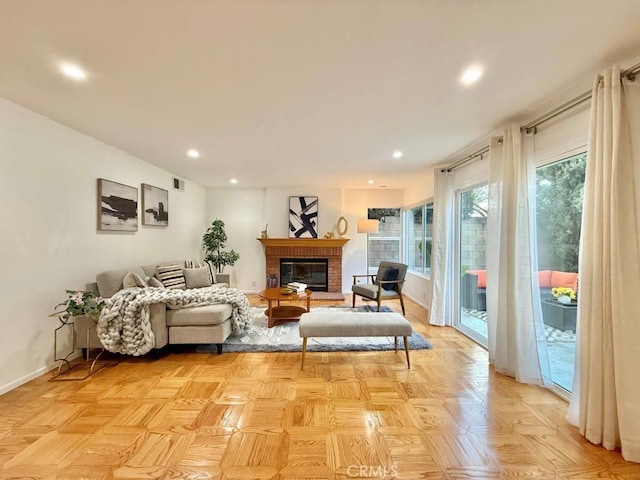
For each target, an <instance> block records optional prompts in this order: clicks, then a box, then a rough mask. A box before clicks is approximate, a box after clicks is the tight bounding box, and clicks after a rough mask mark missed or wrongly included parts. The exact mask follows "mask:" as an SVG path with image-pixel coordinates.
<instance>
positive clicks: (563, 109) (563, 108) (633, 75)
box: [522, 63, 640, 133]
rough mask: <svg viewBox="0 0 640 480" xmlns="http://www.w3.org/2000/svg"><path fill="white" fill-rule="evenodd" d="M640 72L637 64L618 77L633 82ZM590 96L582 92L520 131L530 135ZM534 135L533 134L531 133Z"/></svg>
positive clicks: (590, 93)
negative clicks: (540, 126)
mask: <svg viewBox="0 0 640 480" xmlns="http://www.w3.org/2000/svg"><path fill="white" fill-rule="evenodd" d="M638 72H640V63H638V64H637V65H634V66H633V67H630V68H627V69H626V70H623V71H622V72H620V77H621V78H625V77H626V78H628V79H629V80H631V81H634V80H635V79H636V73H638ZM591 95H592V92H591V90H589V91H587V92H584V93H582V94H580V95H578V96H577V97H575V98H572V99H571V100H569V101H568V102H566V103H563V104H562V105H560V106H559V107H557V108H554V109H553V110H551V111H550V112H547V113H545V114H544V115H542V116H541V117H538V118H536V119H535V120H534V121H532V122H530V123H528V124H526V125H524V126H523V127H522V130H523V131H524V132H526V133H532V130H533V129H535V128H536V127H537V126H539V125H541V124H543V123H545V122H548V121H549V120H551V119H552V118H555V117H557V116H558V115H561V114H562V113H564V112H566V111H568V110H571V109H572V108H574V107H577V106H578V105H580V104H582V103H584V102H586V101H587V100H590V99H591ZM533 133H535V132H533Z"/></svg>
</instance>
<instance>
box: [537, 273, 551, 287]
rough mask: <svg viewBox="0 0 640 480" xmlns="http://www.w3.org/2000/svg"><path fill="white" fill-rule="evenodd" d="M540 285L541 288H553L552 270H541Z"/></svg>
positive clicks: (539, 275) (539, 274)
mask: <svg viewBox="0 0 640 480" xmlns="http://www.w3.org/2000/svg"><path fill="white" fill-rule="evenodd" d="M538 286H539V287H540V288H551V270H540V271H539V272H538Z"/></svg>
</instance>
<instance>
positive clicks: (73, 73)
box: [60, 63, 87, 80]
mask: <svg viewBox="0 0 640 480" xmlns="http://www.w3.org/2000/svg"><path fill="white" fill-rule="evenodd" d="M60 70H61V71H62V73H64V74H65V75H66V76H67V77H69V78H73V79H74V80H86V79H87V72H85V71H84V70H83V69H81V68H80V67H78V66H77V65H73V64H71V63H63V64H61V65H60Z"/></svg>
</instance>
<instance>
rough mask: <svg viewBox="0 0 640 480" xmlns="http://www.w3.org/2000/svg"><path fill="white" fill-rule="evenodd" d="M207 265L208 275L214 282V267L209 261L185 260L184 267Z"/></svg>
mask: <svg viewBox="0 0 640 480" xmlns="http://www.w3.org/2000/svg"><path fill="white" fill-rule="evenodd" d="M202 267H207V268H208V269H209V277H210V279H211V283H212V284H214V283H216V273H215V272H216V267H215V266H214V265H213V263H211V262H205V261H204V260H185V261H184V268H202Z"/></svg>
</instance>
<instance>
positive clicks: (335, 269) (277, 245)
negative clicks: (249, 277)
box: [258, 238, 349, 293]
mask: <svg viewBox="0 0 640 480" xmlns="http://www.w3.org/2000/svg"><path fill="white" fill-rule="evenodd" d="M258 240H259V241H260V242H261V243H262V246H263V247H264V255H265V257H266V272H267V275H269V274H270V273H274V274H275V275H276V276H277V277H278V281H280V259H281V258H323V259H327V265H328V266H327V273H328V276H329V278H328V282H327V291H329V292H338V293H339V292H342V247H343V246H344V244H345V243H347V242H348V241H349V239H348V238H330V239H323V238H258Z"/></svg>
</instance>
